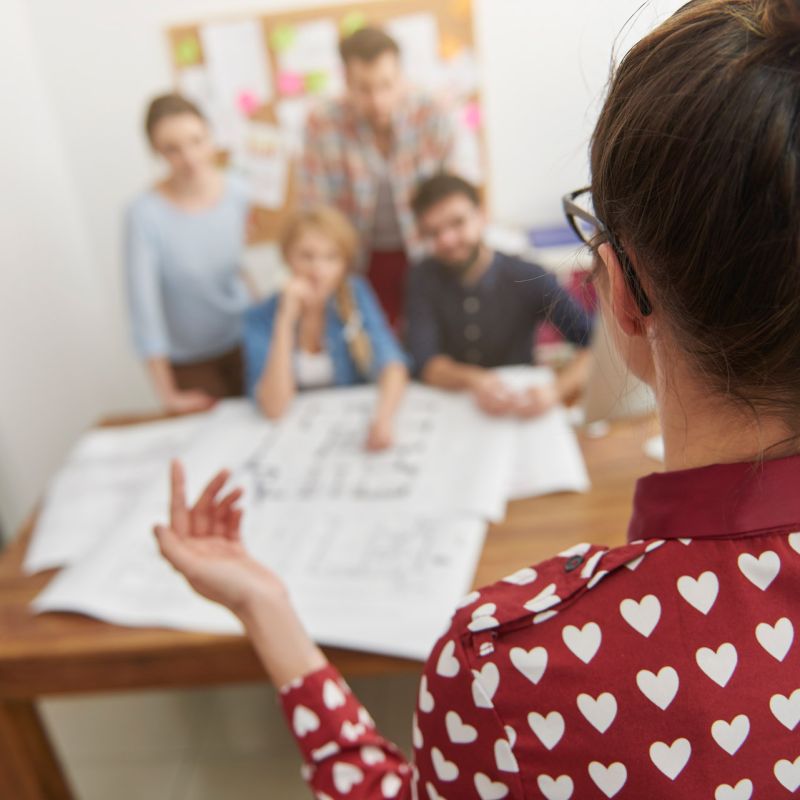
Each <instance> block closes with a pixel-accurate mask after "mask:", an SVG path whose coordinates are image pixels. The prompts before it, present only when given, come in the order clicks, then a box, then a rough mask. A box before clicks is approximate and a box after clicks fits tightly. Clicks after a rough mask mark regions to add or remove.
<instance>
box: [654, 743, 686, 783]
mask: <svg viewBox="0 0 800 800" xmlns="http://www.w3.org/2000/svg"><path fill="white" fill-rule="evenodd" d="M691 755H692V746H691V744H689V740H688V739H682V738H681V739H676V740H675V741H674V742H673V743H672V744H670V745H668V744H666V743H665V742H653V744H651V745H650V760H651V761H652V762H653V763H654V764H655V765H656V767H657V768H658V769H659V770H661V772H663V773H664V774H665V775H666V776H667V777H668V778H669V779H670V780H671V781H674V780H675V778H677V777H678V775H680V774H681V772H683V768H684V767H685V766H686V764H687V763H688V762H689V757H690V756H691Z"/></svg>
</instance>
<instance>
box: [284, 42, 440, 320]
mask: <svg viewBox="0 0 800 800" xmlns="http://www.w3.org/2000/svg"><path fill="white" fill-rule="evenodd" d="M340 50H341V56H342V60H343V62H344V67H345V77H346V83H347V91H346V93H345V96H344V97H343V98H342V99H337V100H333V101H330V102H328V103H326V104H325V105H323V106H321V107H320V108H318V109H316V110H315V111H313V112H312V114H311V115H310V117H309V120H308V124H307V128H306V137H305V145H304V153H303V157H302V159H301V162H300V171H299V179H300V202H301V204H302V205H303V206H304V207H308V206H313V205H320V204H325V205H333V206H336V207H337V208H339V209H340V210H341V211H343V212H344V213H345V214H347V215H348V216H349V217H350V219H351V220H352V221H353V223H354V224H355V226H356V228H357V229H358V232H359V234H360V236H361V240H362V242H363V243H364V257H363V259H362V263H361V268H362V269H363V270H364V272H365V273H366V275H367V277H368V278H369V280H370V282H371V283H372V285H373V287H374V288H375V291H376V293H377V295H378V298H379V299H380V301H381V304H382V305H383V307H384V310H385V311H386V313H387V316H388V317H389V320H390V322H391V323H392V324H393V325H397V324H398V322H399V319H400V317H401V314H402V308H403V302H404V296H405V278H406V272H407V269H408V263H409V259H410V258H414V257H416V256H418V255H419V254H420V249H419V241H418V239H417V235H416V229H415V222H414V216H413V213H412V211H411V206H410V201H411V197H412V195H413V194H414V191H415V189H416V187H417V185H418V184H419V182H420V181H421V180H423V179H425V178H427V177H430V176H431V175H433V174H434V173H437V172H439V171H441V170H442V169H443V168H445V167H446V166H448V164H449V161H450V158H451V155H452V152H453V145H454V132H453V129H452V126H451V123H450V119H449V116H448V114H447V113H446V112H445V111H444V110H443V109H442V108H440V107H439V106H438V105H437V104H436V103H435V102H434V101H433V100H432V99H430V98H428V97H426V96H424V95H422V94H421V93H419V92H417V91H415V90H413V89H411V88H410V87H409V86H407V84H406V82H405V80H404V77H403V72H402V67H401V63H400V49H399V47H398V45H397V43H396V42H395V41H394V40H393V39H392V38H391V37H390V36H388V35H387V34H386V33H384V32H383V31H381V30H379V29H377V28H362V29H361V30H359V31H357V32H356V33H354V34H352V35H351V36H349V37H347V38H345V39H344V40H343V41H342V43H341V48H340Z"/></svg>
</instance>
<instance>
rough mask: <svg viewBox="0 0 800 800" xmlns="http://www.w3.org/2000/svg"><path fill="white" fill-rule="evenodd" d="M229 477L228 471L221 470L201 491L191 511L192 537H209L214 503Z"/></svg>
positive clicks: (211, 528)
mask: <svg viewBox="0 0 800 800" xmlns="http://www.w3.org/2000/svg"><path fill="white" fill-rule="evenodd" d="M229 477H230V472H228V470H222V472H219V473H218V474H217V475H216V476H215V477H214V478H212V479H211V481H210V483H209V484H208V486H206V488H205V489H204V490H203V493H202V494H201V495H200V498H199V499H198V501H197V502H196V503H195V506H194V508H193V509H192V536H201V537H202V536H211V535H212V533H213V528H214V511H215V506H214V501H215V499H216V497H217V495H218V494H219V492H220V491H221V490H222V487H223V486H224V485H225V483H226V482H227V480H228V478H229Z"/></svg>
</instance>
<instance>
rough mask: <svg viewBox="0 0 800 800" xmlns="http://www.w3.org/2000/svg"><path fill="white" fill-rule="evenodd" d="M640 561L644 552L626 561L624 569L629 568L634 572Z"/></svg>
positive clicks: (642, 559)
mask: <svg viewBox="0 0 800 800" xmlns="http://www.w3.org/2000/svg"><path fill="white" fill-rule="evenodd" d="M642 561H644V553H642V554H641V555H640V556H636V558H634V559H633V560H632V561H628V562H626V563H625V567H626V569H629V570H630V571H631V572H634V571H635V570H636V569H637V567H638V566H639V564H641V563H642Z"/></svg>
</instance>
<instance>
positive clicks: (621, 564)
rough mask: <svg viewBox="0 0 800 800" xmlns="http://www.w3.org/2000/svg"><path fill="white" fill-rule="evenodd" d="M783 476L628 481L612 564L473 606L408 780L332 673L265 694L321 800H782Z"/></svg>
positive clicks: (789, 482) (795, 512)
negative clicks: (281, 714) (624, 533)
mask: <svg viewBox="0 0 800 800" xmlns="http://www.w3.org/2000/svg"><path fill="white" fill-rule="evenodd" d="M797 531H800V457H792V458H785V459H779V460H775V461H768V462H766V463H764V464H761V465H748V464H730V465H718V466H711V467H704V468H701V469H694V470H686V471H682V472H671V473H665V474H659V475H651V476H649V477H647V478H644V479H642V480H640V481H639V483H638V485H637V489H636V496H635V500H634V512H633V518H632V520H631V523H630V529H629V539H631V540H634V541H631V542H630V544H628V545H626V546H624V547H620V548H616V549H611V550H609V549H603V548H599V547H594V546H590V545H579V546H577V547H574V548H572V549H570V550H568V551H566V552H564V553H562V554H561V555H559V556H557V557H556V558H553V559H551V560H550V561H546V562H544V563H543V564H540V565H538V566H536V567H527V568H525V569H522V570H520V571H519V572H517V573H515V574H514V575H511V576H509V577H508V578H505V579H504V580H502V581H500V582H498V583H496V584H494V585H492V586H489V587H486V588H484V589H481V590H480V592H473V593H472V595H470V596H469V597H467V598H466V599H465V601H464V603H463V604H462V607H461V608H460V610H459V611H457V613H456V614H455V616H454V617H453V620H452V624H451V627H450V630H449V631H448V632H447V633H446V634H445V635H444V636H443V637H442V639H441V640H440V641H439V642H438V644H437V645H436V647H435V649H434V651H433V653H432V655H431V657H430V659H429V661H428V663H427V665H426V668H425V673H424V676H423V678H422V681H421V685H420V691H419V701H418V706H417V712H416V714H415V718H414V731H413V734H414V735H413V740H414V763H413V764H409V763H407V761H406V759H405V758H404V756H403V755H402V753H400V752H399V751H398V750H397V748H395V747H394V746H393V745H392V744H391V743H389V742H387V741H386V740H384V739H383V738H382V737H381V736H380V734H379V733H378V732H377V731H376V730H375V728H374V725H373V723H372V721H371V719H370V718H369V715H368V714H367V712H366V711H365V710H364V709H363V708H362V707H361V706H360V704H359V703H358V701H357V700H356V698H355V697H354V696H353V695H352V694H351V693H350V691H349V690H348V689H347V687H346V684H344V682H343V681H342V679H341V677H340V676H339V675H338V673H337V672H336V671H335V670H334V669H333V668H332V667H326V668H325V669H322V670H320V671H318V672H316V673H313V674H311V675H309V676H307V677H306V678H305V679H304V680H302V681H297V682H295V684H294V685H292V686H289V687H285V688H284V689H283V690H282V692H281V697H282V702H283V704H284V709H285V712H286V714H287V718H288V720H289V724H290V725H291V726H292V729H293V730H294V733H295V736H296V738H297V741H298V743H299V745H300V748H301V749H302V752H303V754H304V756H305V759H306V762H307V764H306V767H305V775H306V778H307V780H308V781H309V783H310V784H311V786H312V788H313V789H314V791H315V792H316V796H317V798H319V800H325V798H331V799H337V798H348V799H349V800H358V799H360V798H371V799H372V798H421V800H426V799H427V800H442V799H446V800H462V799H463V798H480V800H500V798H506V797H508V798H523V797H524V798H546V800H569V798H576V800H584V798H586V799H587V800H591V798H601V800H602V798H611V797H618V798H622V799H623V800H624V799H625V798H630V799H631V800H642V799H643V798H648V800H657V799H658V798H676V797H680V798H708V799H709V800H711V798H713V799H714V800H748V798H751V797H753V798H757V799H758V800H761V798H770V799H771V798H775V799H778V798H782V797H787V798H788V797H790V796H792V794H795V795H796V796H800V736H798V735H797V731H796V729H797V726H798V723H800V642H798V641H797V639H798V636H800V533H799V532H797Z"/></svg>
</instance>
